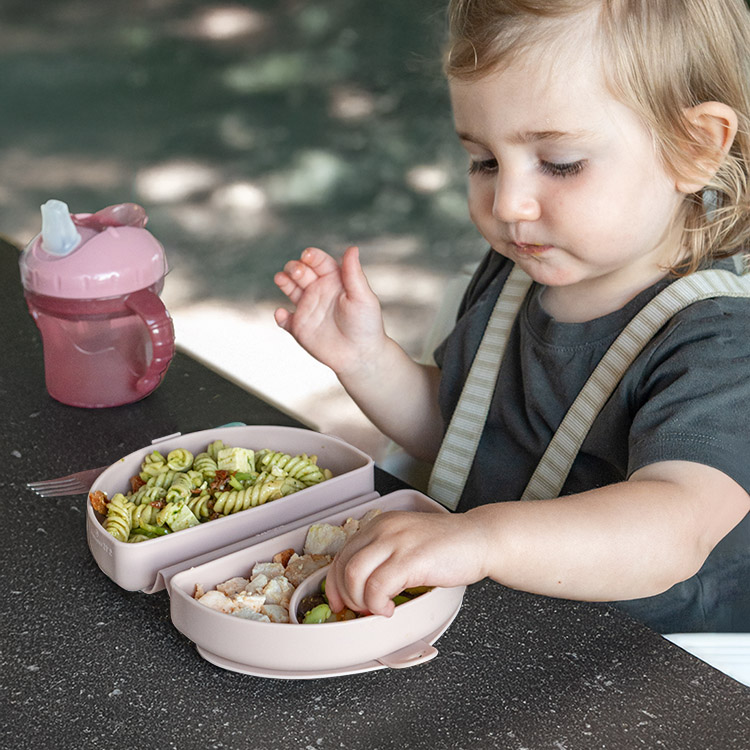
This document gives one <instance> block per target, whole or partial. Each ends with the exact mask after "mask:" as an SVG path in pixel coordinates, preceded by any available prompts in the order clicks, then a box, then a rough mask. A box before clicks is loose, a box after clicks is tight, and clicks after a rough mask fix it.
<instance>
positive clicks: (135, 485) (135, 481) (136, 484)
mask: <svg viewBox="0 0 750 750" xmlns="http://www.w3.org/2000/svg"><path fill="white" fill-rule="evenodd" d="M144 484H146V483H145V482H144V481H143V480H142V479H141V478H140V477H139V476H138V474H136V475H135V476H132V477H130V491H131V492H138V490H139V489H140V488H141V487H143V485H144Z"/></svg>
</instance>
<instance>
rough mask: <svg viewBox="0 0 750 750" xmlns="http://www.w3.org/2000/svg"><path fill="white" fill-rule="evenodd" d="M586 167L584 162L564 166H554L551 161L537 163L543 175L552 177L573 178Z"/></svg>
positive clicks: (568, 163) (573, 162)
mask: <svg viewBox="0 0 750 750" xmlns="http://www.w3.org/2000/svg"><path fill="white" fill-rule="evenodd" d="M584 166H586V162H585V160H583V159H581V160H580V161H571V162H567V163H565V164H555V163H554V162H551V161H541V162H539V168H540V169H541V170H542V172H544V173H545V174H550V175H552V176H553V177H573V176H574V175H577V174H578V173H579V172H580V171H581V170H582V169H583V168H584Z"/></svg>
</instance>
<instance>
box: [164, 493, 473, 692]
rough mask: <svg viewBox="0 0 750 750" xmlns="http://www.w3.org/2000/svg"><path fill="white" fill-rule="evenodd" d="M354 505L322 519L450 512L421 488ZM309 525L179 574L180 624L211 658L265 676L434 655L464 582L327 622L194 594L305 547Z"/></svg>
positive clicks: (173, 584)
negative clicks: (257, 617)
mask: <svg viewBox="0 0 750 750" xmlns="http://www.w3.org/2000/svg"><path fill="white" fill-rule="evenodd" d="M348 506H349V507H347V508H346V509H344V510H341V509H333V510H332V512H331V514H329V515H328V516H326V515H325V514H323V516H322V522H326V523H330V524H332V525H335V526H338V525H341V524H343V523H344V522H345V521H346V520H347V519H348V518H355V519H360V518H361V517H362V516H364V515H365V513H367V512H368V511H369V510H372V509H380V510H383V511H389V510H407V511H418V512H424V513H446V512H447V511H446V510H445V508H443V507H442V506H441V505H439V504H438V503H436V502H434V501H433V500H431V499H430V498H428V497H427V496H425V495H423V494H421V493H419V492H417V491H416V490H399V491H397V492H393V493H391V494H388V495H385V496H383V497H376V498H373V499H369V500H366V501H363V502H361V503H360V504H356V503H354V504H351V503H350V504H348ZM309 525H310V524H309V523H303V524H301V525H299V526H297V527H296V528H292V529H290V530H288V531H285V532H284V533H281V534H279V535H276V536H273V537H272V538H267V539H264V540H263V541H261V542H258V543H252V540H248V541H249V545H248V546H247V547H245V548H242V549H237V550H236V551H234V552H232V553H230V554H227V555H224V556H220V557H217V558H215V559H213V560H211V561H209V562H205V563H203V564H200V565H195V566H193V567H190V568H187V569H185V570H183V571H181V572H178V573H175V574H174V575H173V576H172V577H171V579H170V581H169V583H168V590H169V594H170V611H171V618H172V622H173V624H174V625H175V627H176V628H177V629H178V630H179V631H180V632H181V633H183V634H184V635H185V636H186V637H187V638H189V639H190V640H191V641H193V642H194V643H195V644H196V646H197V647H198V651H199V653H200V654H201V655H202V656H203V657H204V658H206V659H207V660H208V661H211V662H213V663H214V664H217V665H219V666H221V667H223V668H225V669H233V670H235V671H239V672H245V673H249V674H256V675H260V676H266V677H281V678H283V677H288V678H296V679H304V678H312V677H325V676H332V675H333V674H336V673H337V670H338V671H339V672H340V673H351V672H354V671H364V670H366V669H374V668H383V667H384V666H390V667H405V666H411V665H412V664H416V663H421V662H422V661H425V660H427V659H428V658H431V657H432V656H434V655H435V654H436V653H437V651H436V650H435V649H434V648H431V644H432V642H434V641H435V640H436V639H437V638H438V637H439V636H440V635H441V634H442V633H443V632H444V631H445V630H446V629H447V627H448V626H449V625H450V623H451V622H452V621H453V618H454V617H455V616H456V614H457V612H458V610H459V608H460V606H461V601H462V599H463V594H464V591H465V589H466V587H465V586H458V587H454V588H435V589H433V590H432V591H429V592H428V593H426V594H423V595H422V596H419V597H417V598H416V599H413V600H412V601H409V602H407V603H405V604H402V605H400V606H398V607H397V608H396V610H395V612H394V614H393V615H392V616H391V617H390V618H386V617H382V616H376V615H371V616H368V617H362V618H359V619H356V620H351V621H345V622H336V623H326V624H321V625H298V624H290V623H284V624H280V623H265V622H258V621H253V620H247V619H244V618H241V617H236V616H232V615H228V614H225V613H222V612H218V611H216V610H213V609H210V608H209V607H207V606H205V605H203V604H201V603H200V602H198V601H197V600H196V599H195V598H194V597H193V594H194V592H195V589H196V585H200V586H201V587H202V588H203V590H205V591H209V590H210V589H213V588H215V587H216V585H217V584H220V583H222V582H224V581H226V580H228V579H230V578H233V577H235V576H243V577H246V578H249V577H250V571H251V570H252V568H253V566H254V565H255V564H256V563H261V562H270V561H271V560H272V558H273V556H274V555H275V554H276V553H278V552H281V551H283V550H285V549H289V548H294V549H295V550H296V551H297V552H298V553H300V554H301V553H302V549H303V546H304V542H305V539H306V536H307V532H308V528H309Z"/></svg>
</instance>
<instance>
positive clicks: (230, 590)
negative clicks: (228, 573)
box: [216, 576, 250, 597]
mask: <svg viewBox="0 0 750 750" xmlns="http://www.w3.org/2000/svg"><path fill="white" fill-rule="evenodd" d="M248 583H250V581H248V580H247V578H242V577H241V576H237V577H236V578H230V579H229V580H228V581H224V583H220V584H218V585H217V586H216V590H217V591H221V593H222V594H226V596H229V597H232V596H234V595H235V594H236V593H238V592H240V591H244V590H245V587H246V586H247V584H248Z"/></svg>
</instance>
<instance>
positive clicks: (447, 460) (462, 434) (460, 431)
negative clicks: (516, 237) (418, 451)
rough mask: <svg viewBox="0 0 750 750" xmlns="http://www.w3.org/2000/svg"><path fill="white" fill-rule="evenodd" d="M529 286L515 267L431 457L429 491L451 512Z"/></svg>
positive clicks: (524, 275)
mask: <svg viewBox="0 0 750 750" xmlns="http://www.w3.org/2000/svg"><path fill="white" fill-rule="evenodd" d="M530 286H531V278H530V277H529V276H528V275H527V274H526V273H525V272H524V271H522V270H521V269H520V268H519V267H518V266H517V265H515V266H513V268H512V269H511V272H510V275H509V276H508V278H507V279H506V281H505V284H504V286H503V288H502V291H501V292H500V296H499V297H498V298H497V302H496V303H495V307H494V308H493V310H492V315H491V316H490V319H489V321H488V323H487V328H486V329H485V331H484V335H483V336H482V341H481V343H480V344H479V349H478V350H477V353H476V355H475V357H474V361H473V362H472V364H471V369H470V370H469V374H468V376H467V378H466V382H465V383H464V387H463V390H462V391H461V396H460V397H459V400H458V404H457V405H456V410H455V411H454V412H453V416H452V417H451V421H450V424H449V425H448V429H447V431H446V433H445V437H444V438H443V442H442V443H441V445H440V450H439V452H438V456H437V458H436V459H435V465H434V466H433V468H432V474H431V475H430V481H429V485H428V490H427V491H428V493H429V495H430V496H431V497H433V498H434V499H435V500H437V501H438V502H440V503H442V504H443V505H444V506H445V507H446V508H450V509H451V510H455V509H456V506H457V505H458V501H459V499H460V497H461V493H462V492H463V489H464V485H465V484H466V479H467V478H468V476H469V471H470V470H471V465H472V463H473V461H474V455H475V453H476V450H477V445H478V444H479V438H480V437H481V436H482V431H483V430H484V423H485V420H486V419H487V412H488V411H489V408H490V402H491V401H492V394H493V392H494V390H495V385H496V383H497V375H498V372H499V370H500V363H501V362H502V359H503V353H504V352H505V345H506V343H507V341H508V334H509V333H510V329H511V327H512V326H513V321H514V320H515V318H516V315H517V313H518V310H519V308H520V307H521V304H522V303H523V300H524V298H525V297H526V292H527V291H528V289H529V287H530Z"/></svg>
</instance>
